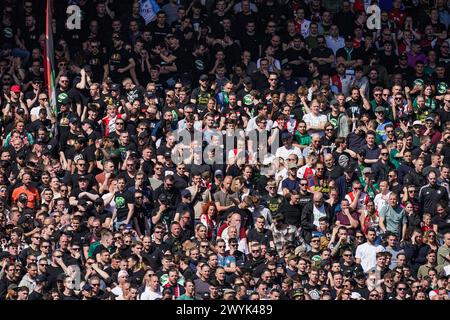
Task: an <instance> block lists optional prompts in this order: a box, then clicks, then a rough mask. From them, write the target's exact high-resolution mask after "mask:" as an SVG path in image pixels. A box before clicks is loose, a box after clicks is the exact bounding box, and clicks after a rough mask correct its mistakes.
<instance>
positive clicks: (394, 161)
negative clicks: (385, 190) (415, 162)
mask: <svg viewBox="0 0 450 320" xmlns="http://www.w3.org/2000/svg"><path fill="white" fill-rule="evenodd" d="M399 152H400V151H398V150H397V149H392V150H391V152H390V153H389V160H390V161H391V163H392V164H393V165H394V166H395V169H398V167H400V164H401V161H403V158H396V157H395V156H396V155H397V154H398V153H399Z"/></svg>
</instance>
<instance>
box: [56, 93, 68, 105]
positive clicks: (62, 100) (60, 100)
mask: <svg viewBox="0 0 450 320" xmlns="http://www.w3.org/2000/svg"><path fill="white" fill-rule="evenodd" d="M56 100H57V102H58V103H59V104H69V103H70V98H69V96H68V95H67V93H65V92H63V93H60V94H59V95H58V98H57V99H56Z"/></svg>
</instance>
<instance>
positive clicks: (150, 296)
mask: <svg viewBox="0 0 450 320" xmlns="http://www.w3.org/2000/svg"><path fill="white" fill-rule="evenodd" d="M161 298H162V294H161V289H160V290H159V291H158V292H155V291H150V289H149V288H148V287H145V291H144V292H142V294H141V296H140V298H139V300H156V299H161Z"/></svg>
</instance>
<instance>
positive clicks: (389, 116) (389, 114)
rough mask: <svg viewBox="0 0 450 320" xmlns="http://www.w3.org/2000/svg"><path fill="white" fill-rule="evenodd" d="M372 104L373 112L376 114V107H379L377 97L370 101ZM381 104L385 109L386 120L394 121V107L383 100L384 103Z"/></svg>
mask: <svg viewBox="0 0 450 320" xmlns="http://www.w3.org/2000/svg"><path fill="white" fill-rule="evenodd" d="M370 106H371V107H372V112H373V114H375V109H376V108H377V107H378V104H377V102H376V101H375V99H374V100H372V101H370ZM380 106H381V107H383V108H384V109H385V113H386V120H389V121H392V120H393V114H392V108H391V107H390V106H389V104H388V103H387V102H386V101H383V103H382V104H381V105H380Z"/></svg>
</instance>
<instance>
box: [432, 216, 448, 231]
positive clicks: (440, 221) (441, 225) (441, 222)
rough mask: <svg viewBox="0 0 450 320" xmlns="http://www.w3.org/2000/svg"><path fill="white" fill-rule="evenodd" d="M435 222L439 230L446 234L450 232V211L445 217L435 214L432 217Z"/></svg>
mask: <svg viewBox="0 0 450 320" xmlns="http://www.w3.org/2000/svg"><path fill="white" fill-rule="evenodd" d="M432 222H433V224H435V225H437V226H438V232H439V233H440V234H445V233H447V232H450V213H447V214H446V215H445V216H444V217H440V216H439V215H435V216H434V217H433V219H432Z"/></svg>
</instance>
